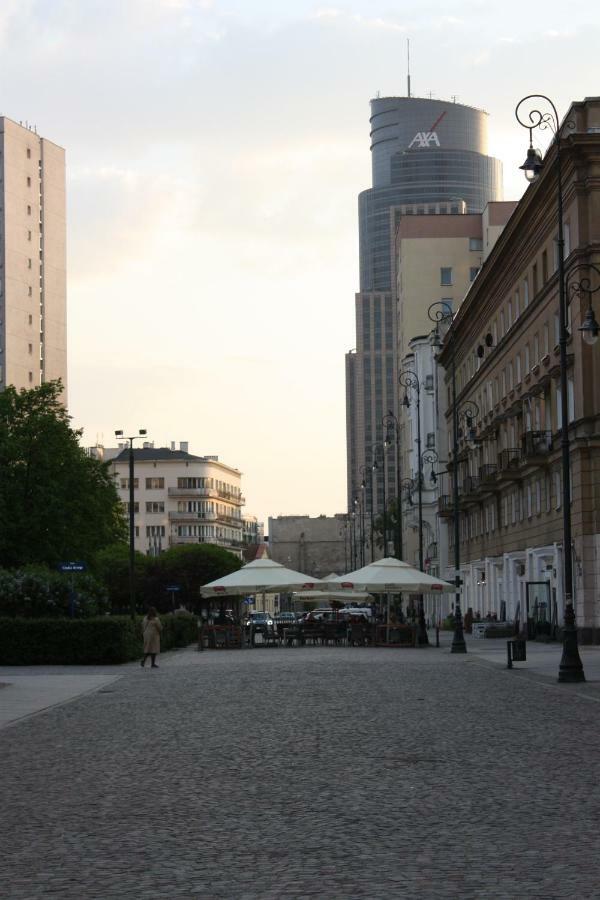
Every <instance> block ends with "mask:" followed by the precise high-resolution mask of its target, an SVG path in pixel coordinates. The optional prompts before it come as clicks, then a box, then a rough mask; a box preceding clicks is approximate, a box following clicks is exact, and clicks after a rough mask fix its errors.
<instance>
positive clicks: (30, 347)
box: [28, 344, 33, 354]
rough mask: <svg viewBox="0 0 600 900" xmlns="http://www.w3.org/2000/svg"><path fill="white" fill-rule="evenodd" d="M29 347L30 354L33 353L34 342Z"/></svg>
mask: <svg viewBox="0 0 600 900" xmlns="http://www.w3.org/2000/svg"><path fill="white" fill-rule="evenodd" d="M28 348H29V353H30V354H31V353H33V344H29V345H28Z"/></svg>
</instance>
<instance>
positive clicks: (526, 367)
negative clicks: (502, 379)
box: [523, 344, 531, 373]
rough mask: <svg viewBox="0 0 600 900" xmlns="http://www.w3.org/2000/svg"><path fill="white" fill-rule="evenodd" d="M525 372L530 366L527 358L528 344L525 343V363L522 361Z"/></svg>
mask: <svg viewBox="0 0 600 900" xmlns="http://www.w3.org/2000/svg"><path fill="white" fill-rule="evenodd" d="M523 367H524V369H525V373H527V372H529V370H530V368H531V360H530V358H529V344H525V363H524V366H523Z"/></svg>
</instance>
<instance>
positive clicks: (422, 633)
mask: <svg viewBox="0 0 600 900" xmlns="http://www.w3.org/2000/svg"><path fill="white" fill-rule="evenodd" d="M398 381H399V383H400V384H401V385H402V387H403V388H404V400H403V401H402V403H403V405H404V406H405V407H406V408H407V409H409V408H410V402H411V401H410V396H409V393H410V392H411V391H412V392H413V393H414V395H415V403H416V410H417V505H418V509H419V569H420V570H421V572H422V571H423V472H422V468H421V466H422V458H421V457H422V454H421V382H420V381H419V378H418V377H417V373H416V372H413V371H411V370H408V369H407V370H405V371H404V372H400V375H399V376H398ZM417 641H418V643H419V644H420V645H421V646H423V647H424V646H426V645H427V644H428V643H429V638H428V637H427V625H426V623H425V605H424V603H423V594H419V614H418V628H417Z"/></svg>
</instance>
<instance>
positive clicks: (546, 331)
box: [544, 322, 550, 356]
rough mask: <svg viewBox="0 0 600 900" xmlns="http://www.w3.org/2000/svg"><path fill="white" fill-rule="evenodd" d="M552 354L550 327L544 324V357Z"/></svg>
mask: <svg viewBox="0 0 600 900" xmlns="http://www.w3.org/2000/svg"><path fill="white" fill-rule="evenodd" d="M549 352H550V326H549V325H548V323H547V322H544V356H545V355H546V354H547V353H549Z"/></svg>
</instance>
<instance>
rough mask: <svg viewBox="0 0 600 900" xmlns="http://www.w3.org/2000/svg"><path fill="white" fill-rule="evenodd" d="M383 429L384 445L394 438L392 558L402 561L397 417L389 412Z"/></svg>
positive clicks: (398, 425)
mask: <svg viewBox="0 0 600 900" xmlns="http://www.w3.org/2000/svg"><path fill="white" fill-rule="evenodd" d="M382 424H383V427H384V429H385V443H386V444H388V445H389V444H391V443H392V434H393V436H394V438H393V440H394V451H395V453H394V468H395V479H394V480H395V484H396V524H395V527H394V556H395V557H396V559H402V493H401V491H400V482H401V481H402V474H401V462H400V423H399V421H398V418H397V416H395V415H394V413H393V412H392V411H391V409H390V410H388V412H387V413H386V414H385V416H384V417H383V419H382Z"/></svg>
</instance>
